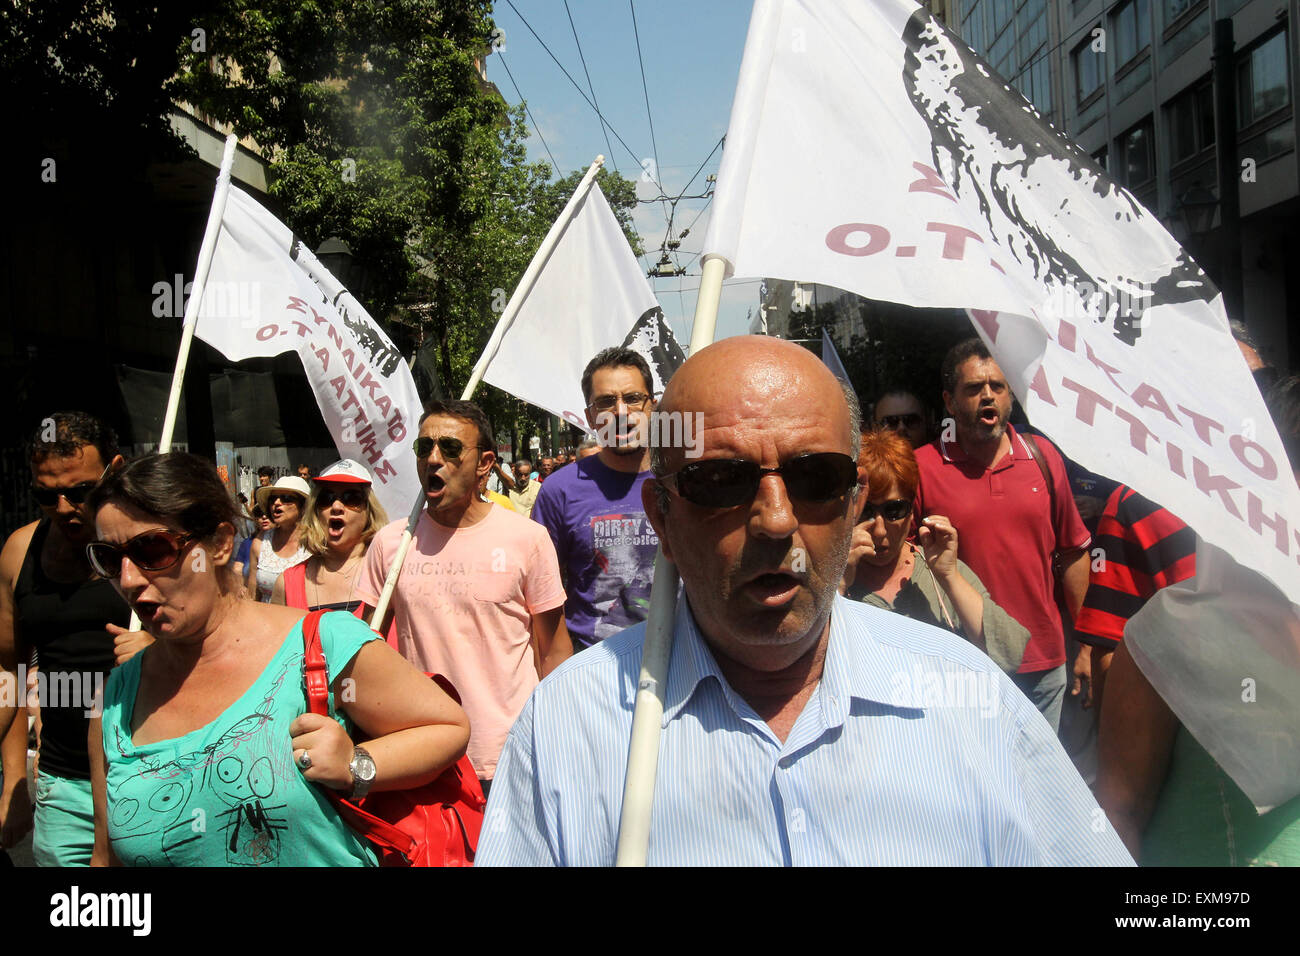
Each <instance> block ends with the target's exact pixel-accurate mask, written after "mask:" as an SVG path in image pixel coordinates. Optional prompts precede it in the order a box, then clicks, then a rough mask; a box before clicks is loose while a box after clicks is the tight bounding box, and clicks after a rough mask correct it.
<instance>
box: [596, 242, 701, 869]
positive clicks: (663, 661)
mask: <svg viewBox="0 0 1300 956" xmlns="http://www.w3.org/2000/svg"><path fill="white" fill-rule="evenodd" d="M725 273H726V263H725V262H724V261H723V260H722V259H719V258H706V259H705V260H704V269H703V270H702V274H701V276H700V291H699V296H698V298H696V300H695V323H694V324H693V325H692V326H691V350H690V354H691V355H695V354H696V353H697V352H699V351H700V350H701V349H703V348H705V347H707V346H708V345H709V344H710V343H712V342H713V336H714V332H715V329H716V327H717V324H718V301H719V300H720V299H721V298H722V279H723V276H724V275H725ZM677 583H678V576H677V568H676V567H675V566H674V565H672V564H671V563H670V562H669V561H668V559H667V558H665V557H664V551H663V546H662V545H660V548H659V553H658V554H656V555H655V576H654V583H653V584H652V585H651V588H650V612H649V615H648V617H647V619H646V628H645V644H644V646H643V647H642V649H641V675H640V677H639V678H638V680H637V691H636V708H635V710H634V711H633V712H632V740H631V743H630V744H629V745H628V754H627V777H626V779H625V780H624V783H623V809H622V811H621V815H620V817H619V821H618V853H617V856H616V857H615V860H614V864H615V866H645V859H646V850H647V848H648V847H649V845H650V817H651V811H652V810H653V809H654V806H653V805H654V792H655V776H656V775H657V774H658V772H659V736H660V730H661V726H660V725H661V723H662V722H663V716H664V685H665V684H666V683H667V680H668V658H669V656H670V655H671V653H672V649H673V622H674V620H675V619H676V617H677Z"/></svg>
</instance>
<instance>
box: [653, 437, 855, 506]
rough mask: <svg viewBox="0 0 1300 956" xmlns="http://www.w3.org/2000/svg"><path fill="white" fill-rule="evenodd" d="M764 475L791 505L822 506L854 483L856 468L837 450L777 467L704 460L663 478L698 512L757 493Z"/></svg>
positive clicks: (742, 500) (741, 501)
mask: <svg viewBox="0 0 1300 956" xmlns="http://www.w3.org/2000/svg"><path fill="white" fill-rule="evenodd" d="M764 475H780V476H781V480H782V481H783V482H785V490H786V493H787V494H789V496H790V498H791V499H792V500H794V501H796V502H800V501H801V502H806V503H809V504H824V503H825V502H827V501H834V500H835V499H836V498H842V497H844V494H845V493H846V492H847V491H848V490H849V489H850V488H851V487H853V483H854V482H855V481H857V477H858V464H857V462H855V461H854V460H853V459H852V458H850V457H849V456H848V455H843V454H840V453H839V452H833V451H827V452H818V453H817V454H813V455H800V456H799V457H798V458H793V459H791V460H790V461H787V462H786V463H785V464H784V465H782V466H781V467H780V468H760V467H759V466H758V465H757V464H756V463H755V462H752V461H746V460H745V459H743V458H710V459H708V460H707V461H697V462H693V463H691V464H689V465H687V466H686V467H685V468H683V469H682V470H681V471H678V472H676V473H675V474H672V475H666V476H665V478H664V480H665V481H670V482H671V483H672V484H675V485H676V491H677V494H679V495H680V496H681V497H683V498H685V499H686V500H687V501H689V502H690V503H691V504H695V505H699V506H700V507H701V508H734V507H736V506H737V505H743V504H748V503H749V502H751V501H753V500H754V496H755V495H757V494H758V483H759V482H760V481H761V480H762V479H763V476H764Z"/></svg>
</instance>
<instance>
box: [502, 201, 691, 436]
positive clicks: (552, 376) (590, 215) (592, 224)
mask: <svg viewBox="0 0 1300 956" xmlns="http://www.w3.org/2000/svg"><path fill="white" fill-rule="evenodd" d="M562 228H563V232H562V233H561V234H560V236H559V238H558V242H557V243H556V245H555V247H554V249H553V250H551V251H550V258H549V259H548V260H546V263H545V265H544V266H543V267H542V269H541V271H540V272H539V273H538V274H537V278H536V281H534V282H533V284H532V287H531V288H529V289H527V290H524V291H523V298H522V299H521V300H520V301H519V302H518V304H517V308H518V311H517V312H516V313H515V315H514V322H513V324H511V325H510V326H509V328H508V329H507V330H506V331H505V334H504V336H503V337H502V338H501V344H500V347H499V349H498V350H497V352H496V355H495V356H493V357H492V358H491V360H490V361H489V363H488V365H487V368H486V371H485V372H484V373H483V380H484V381H485V382H488V383H490V384H492V385H495V386H496V387H497V388H499V389H502V390H503V391H505V392H508V393H510V394H511V395H514V396H516V397H518V398H521V399H523V400H524V401H526V402H529V403H531V404H533V405H537V406H538V407H540V408H544V409H546V410H547V411H548V412H551V413H552V414H555V415H559V416H560V417H561V418H563V419H565V420H566V421H568V422H570V423H571V424H573V425H577V426H578V427H579V428H582V429H584V430H587V431H590V428H588V426H587V420H586V418H585V417H584V416H583V409H584V408H585V406H586V404H587V403H586V402H585V401H584V400H583V396H582V372H583V369H585V368H586V367H587V363H588V362H589V361H591V359H592V357H593V356H595V354H596V353H597V352H599V351H601V350H602V349H606V348H609V347H611V346H615V345H626V346H629V347H630V348H633V349H636V350H637V351H638V352H640V353H641V354H642V355H643V356H644V357H645V359H646V361H647V362H648V363H649V365H650V371H651V374H652V375H653V377H654V382H653V383H652V387H653V388H654V390H655V392H656V393H658V392H662V391H663V387H664V385H665V384H666V383H667V381H668V379H669V378H671V377H672V374H673V372H675V371H676V370H677V366H679V365H681V363H682V362H683V361H685V355H684V354H683V353H682V350H681V347H680V346H679V345H678V344H677V340H676V339H675V338H674V336H673V333H672V329H671V328H670V327H669V325H668V322H667V320H666V319H665V318H664V314H663V311H662V310H661V309H660V308H659V305H658V303H657V302H655V297H654V293H653V292H651V291H650V283H649V282H647V281H646V277H645V275H644V274H643V273H642V272H641V267H640V266H639V265H638V264H637V261H636V257H635V256H634V255H632V248H631V246H629V245H628V244H627V237H626V236H624V235H623V230H622V228H621V227H620V226H619V224H618V220H617V219H615V218H614V213H613V211H612V210H611V209H610V208H609V203H608V202H606V201H605V195H604V193H602V192H601V191H600V186H599V184H597V183H595V182H593V183H592V184H591V189H590V191H589V192H587V194H586V195H585V196H583V197H581V199H580V200H579V204H578V206H577V208H576V210H575V211H574V214H573V217H572V218H571V219H570V220H569V222H568V223H567V224H565V225H563V227H562ZM539 254H540V253H539ZM516 295H518V293H516ZM510 305H511V306H515V305H516V301H515V299H513V298H512V300H511V302H510Z"/></svg>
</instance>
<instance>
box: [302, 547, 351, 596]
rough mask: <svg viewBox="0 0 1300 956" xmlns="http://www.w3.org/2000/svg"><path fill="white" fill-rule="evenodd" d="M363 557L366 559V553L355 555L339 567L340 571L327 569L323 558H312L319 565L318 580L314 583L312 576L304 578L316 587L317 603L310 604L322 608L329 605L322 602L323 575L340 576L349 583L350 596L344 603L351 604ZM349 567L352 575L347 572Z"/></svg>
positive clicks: (317, 566)
mask: <svg viewBox="0 0 1300 956" xmlns="http://www.w3.org/2000/svg"><path fill="white" fill-rule="evenodd" d="M363 557H365V552H364V551H362V552H361V553H360V554H356V555H353V556H352V557H350V558H348V559H347V560H346V561H344V562H343V564H342V565H340V566H339V569H338V570H337V571H330V570H329V569H328V568H326V567H325V560H324V559H323V558H312V561H314V562H317V564H316V580H314V581H313V580H311V577H310V575H304V577H306V578H307V581H308V583H309V584H311V585H312V587H314V588H315V589H316V600H315V601H309V602H308V603H309V604H311V605H312V606H313V607H321V606H322V605H323V604H325V603H327V602H324V601H322V600H321V583H322V582H321V580H320V579H321V576H322V574H328V575H331V576H333V575H338V576H339V577H342V578H343V579H344V580H345V581H347V584H348V596H347V599H346V600H345V601H344V602H343V603H345V604H346V603H350V602H351V601H352V591H353V590H354V589H355V588H356V586H357V572H358V571H360V570H361V559H362V558H363ZM349 566H351V567H352V573H351V574H350V575H349V574H348V573H347V572H348V567H349ZM307 570H308V572H310V571H311V567H310V566H309V567H308V568H307ZM330 603H335V602H330Z"/></svg>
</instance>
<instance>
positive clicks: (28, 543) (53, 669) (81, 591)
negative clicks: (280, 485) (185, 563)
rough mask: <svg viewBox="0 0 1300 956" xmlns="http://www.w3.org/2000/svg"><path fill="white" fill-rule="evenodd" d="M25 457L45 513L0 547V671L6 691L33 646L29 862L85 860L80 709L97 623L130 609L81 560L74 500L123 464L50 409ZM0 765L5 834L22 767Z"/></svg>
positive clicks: (81, 523)
mask: <svg viewBox="0 0 1300 956" xmlns="http://www.w3.org/2000/svg"><path fill="white" fill-rule="evenodd" d="M28 461H29V463H30V465H31V470H32V492H33V494H34V495H35V497H36V500H37V503H38V504H39V505H40V506H41V510H42V512H44V517H43V518H41V520H40V521H36V522H33V523H32V524H29V525H27V526H26V527H23V528H19V529H18V530H17V531H15V532H14V533H13V534H12V535H10V537H9V540H8V541H6V542H5V544H4V548H3V550H2V551H0V668H3V672H2V673H0V680H3V681H5V682H6V685H7V688H14V687H18V688H20V687H22V686H24V685H25V682H26V677H27V666H28V664H29V662H30V660H31V653H32V651H33V650H35V651H36V655H37V662H38V665H39V670H38V673H37V688H38V693H39V694H40V716H41V731H40V749H39V751H38V758H37V760H38V776H37V781H36V793H35V829H36V832H35V835H34V838H33V841H32V850H33V854H34V855H35V857H36V862H37V863H38V864H40V865H42V866H70V865H89V863H90V852H91V849H92V847H93V845H94V839H95V826H94V815H93V804H92V801H91V796H90V764H89V758H88V756H87V752H86V734H87V731H88V729H89V715H90V712H91V711H92V709H93V708H94V707H95V705H96V704H95V697H96V693H97V692H98V691H100V690H102V688H103V684H104V680H105V677H106V675H107V673H108V671H110V670H111V669H112V667H113V659H114V653H113V635H112V634H110V633H109V632H108V630H106V627H107V625H109V624H114V625H117V627H119V628H121V627H125V625H126V624H127V621H128V620H129V618H130V611H129V609H128V608H127V605H126V602H125V601H123V600H122V598H121V596H120V595H119V594H118V593H117V591H116V590H114V588H113V585H112V583H111V582H109V581H106V580H103V579H100V578H97V577H95V575H94V574H93V572H92V571H91V568H90V564H89V562H88V561H87V560H86V545H87V544H88V543H90V542H91V541H93V540H94V538H95V527H94V524H93V522H92V521H91V520H90V518H89V515H88V513H87V512H86V510H85V500H86V495H87V494H88V493H89V491H90V489H91V488H93V487H94V486H95V485H96V484H97V483H98V482H99V481H100V479H101V478H102V477H103V476H104V474H105V473H106V472H107V471H108V469H109V468H114V469H116V468H120V467H121V466H122V456H121V455H120V454H118V451H117V438H116V436H115V435H114V434H113V431H112V429H110V428H108V427H107V426H105V425H103V424H102V423H101V422H99V421H97V420H96V419H94V418H92V417H91V416H89V415H86V414H85V413H82V412H59V413H55V414H54V415H50V416H48V417H47V418H44V419H42V421H41V423H40V425H39V426H38V427H37V430H36V433H35V434H34V436H33V438H32V441H31V444H30V445H29V453H28ZM17 710H18V708H17V707H15V706H13V695H12V694H0V738H3V737H4V736H5V735H6V734H7V733H8V731H9V729H10V726H11V724H12V722H13V719H14V715H15V712H16V711H17ZM5 771H6V773H5V781H4V788H3V791H2V792H0V824H2V825H3V829H2V830H0V834H3V839H5V840H6V841H12V840H15V839H18V838H20V837H21V836H22V833H21V832H19V831H20V830H23V829H25V817H26V814H27V808H26V806H24V805H23V797H22V790H23V788H22V787H21V786H20V782H21V778H22V777H24V776H25V773H24V771H25V768H14V767H10V766H9V765H6V767H5ZM15 771H16V772H15Z"/></svg>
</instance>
